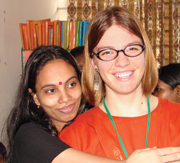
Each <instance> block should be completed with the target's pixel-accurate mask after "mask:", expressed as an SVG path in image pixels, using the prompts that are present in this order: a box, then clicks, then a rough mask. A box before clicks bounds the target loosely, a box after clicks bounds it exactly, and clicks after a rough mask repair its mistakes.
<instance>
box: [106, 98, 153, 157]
mask: <svg viewBox="0 0 180 163" xmlns="http://www.w3.org/2000/svg"><path fill="white" fill-rule="evenodd" d="M147 103H148V122H147V132H146V142H145V148H147V142H148V135H149V126H150V119H151V110H150V103H149V97H147ZM103 105H104V107H105V109H106V112H107V114H108V116H109V119H110V120H111V123H112V124H113V126H114V128H115V130H116V133H117V135H118V138H119V142H120V144H121V147H122V149H123V151H124V154H125V156H126V158H128V157H129V156H128V153H127V151H126V148H125V146H124V143H123V141H122V139H121V137H120V135H119V133H118V131H117V128H116V125H115V123H114V120H113V118H112V116H111V114H110V112H109V110H108V108H107V106H106V103H105V97H104V99H103Z"/></svg>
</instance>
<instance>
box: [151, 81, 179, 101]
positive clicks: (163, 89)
mask: <svg viewBox="0 0 180 163" xmlns="http://www.w3.org/2000/svg"><path fill="white" fill-rule="evenodd" d="M154 95H155V96H157V97H160V98H167V99H169V100H170V101H174V102H178V101H179V100H178V96H177V88H175V89H172V87H171V86H170V85H168V84H166V83H164V82H163V81H162V80H159V81H158V84H157V87H156V91H155V93H154Z"/></svg>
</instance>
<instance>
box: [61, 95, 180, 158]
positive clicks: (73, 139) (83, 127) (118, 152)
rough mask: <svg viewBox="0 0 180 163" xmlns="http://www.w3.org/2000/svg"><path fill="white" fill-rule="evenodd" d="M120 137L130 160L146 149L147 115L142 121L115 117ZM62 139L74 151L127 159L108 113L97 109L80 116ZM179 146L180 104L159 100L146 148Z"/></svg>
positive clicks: (153, 114) (151, 121) (62, 135)
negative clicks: (74, 149) (138, 151)
mask: <svg viewBox="0 0 180 163" xmlns="http://www.w3.org/2000/svg"><path fill="white" fill-rule="evenodd" d="M113 119H114V122H115V124H116V127H117V130H118V132H119V135H120V137H121V139H122V141H123V143H124V145H125V147H126V150H127V153H128V155H129V156H130V155H131V154H132V152H133V151H135V150H136V149H142V148H145V140H146V130H147V119H148V117H147V115H144V116H139V117H116V116H113ZM59 138H60V139H61V140H62V141H64V142H65V143H67V144H68V145H70V146H71V147H73V148H76V149H79V150H81V151H84V152H88V153H92V154H96V155H100V156H104V157H108V158H112V159H119V160H122V159H125V155H124V153H123V150H122V148H121V145H120V142H119V139H118V136H117V134H116V131H115V129H114V127H113V125H112V123H111V121H110V119H109V117H108V115H107V114H106V113H104V112H103V111H102V110H101V109H100V108H99V107H94V108H92V109H90V110H88V111H87V112H85V113H83V114H81V115H79V116H78V117H77V118H76V119H75V121H74V122H73V123H72V124H71V125H70V126H68V127H66V128H65V129H64V130H63V131H62V132H61V133H60V135H59ZM179 145H180V104H178V103H174V102H170V101H169V100H167V99H160V98H159V104H158V106H157V108H156V109H155V110H153V111H152V112H151V120H150V128H149V137H148V144H147V148H152V147H155V146H156V147H158V148H162V147H169V146H179Z"/></svg>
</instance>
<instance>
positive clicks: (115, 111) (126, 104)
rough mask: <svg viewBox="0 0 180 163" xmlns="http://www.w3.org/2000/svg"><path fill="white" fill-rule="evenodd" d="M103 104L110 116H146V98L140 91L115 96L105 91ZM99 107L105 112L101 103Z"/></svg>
mask: <svg viewBox="0 0 180 163" xmlns="http://www.w3.org/2000/svg"><path fill="white" fill-rule="evenodd" d="M105 103H106V105H107V107H108V109H109V111H110V113H111V115H112V116H119V117H136V116H141V115H145V114H147V97H146V96H145V95H143V94H142V91H136V92H133V93H131V94H117V93H114V92H112V91H111V92H108V91H107V93H106V97H105ZM99 106H100V108H101V109H102V110H103V111H104V112H106V111H105V108H104V106H103V103H102V102H101V103H100V105H99Z"/></svg>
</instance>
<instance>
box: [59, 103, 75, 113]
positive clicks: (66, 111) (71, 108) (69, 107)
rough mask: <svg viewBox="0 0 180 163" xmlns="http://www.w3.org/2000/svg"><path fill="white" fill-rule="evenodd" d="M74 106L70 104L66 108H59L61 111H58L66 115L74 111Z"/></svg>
mask: <svg viewBox="0 0 180 163" xmlns="http://www.w3.org/2000/svg"><path fill="white" fill-rule="evenodd" d="M74 106H75V104H71V105H68V106H66V107H63V108H61V109H58V110H59V111H60V112H62V113H66V114H68V113H70V112H72V110H73V109H74Z"/></svg>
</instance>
